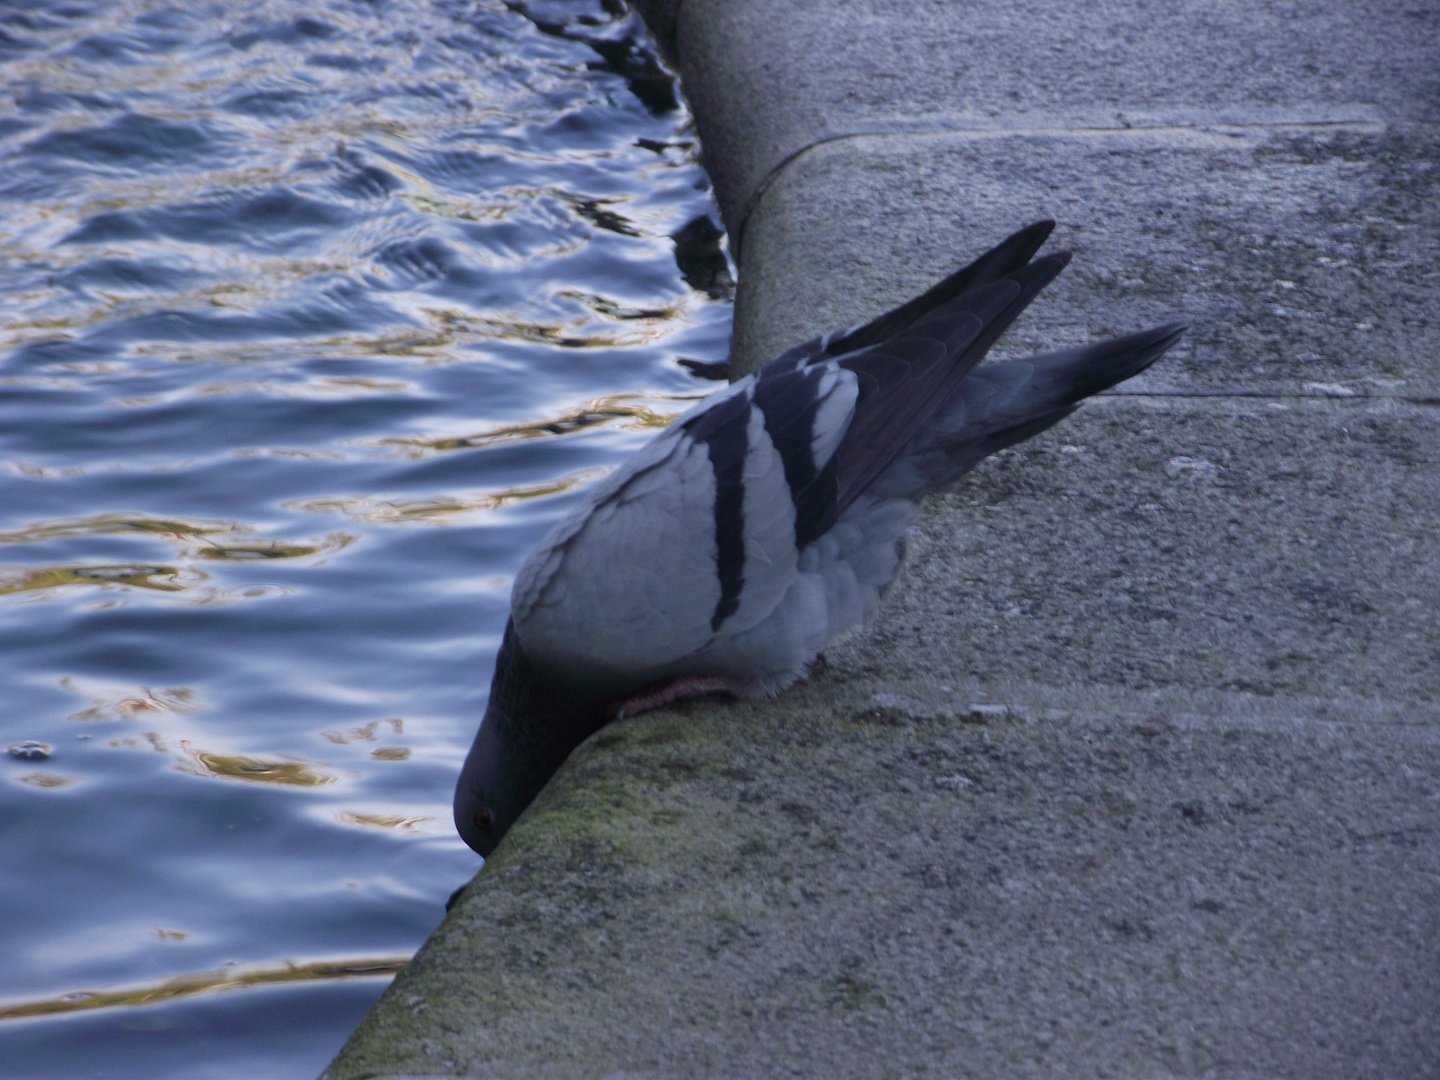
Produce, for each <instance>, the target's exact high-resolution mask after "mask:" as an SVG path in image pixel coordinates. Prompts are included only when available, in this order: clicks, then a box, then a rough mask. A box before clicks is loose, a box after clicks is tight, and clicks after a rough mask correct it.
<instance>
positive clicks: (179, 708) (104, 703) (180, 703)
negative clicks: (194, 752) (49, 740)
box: [60, 678, 205, 750]
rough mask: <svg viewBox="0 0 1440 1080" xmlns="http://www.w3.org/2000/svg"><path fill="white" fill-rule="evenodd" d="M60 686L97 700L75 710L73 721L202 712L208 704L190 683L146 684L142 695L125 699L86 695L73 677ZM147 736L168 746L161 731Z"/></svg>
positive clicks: (156, 743)
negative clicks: (158, 687)
mask: <svg viewBox="0 0 1440 1080" xmlns="http://www.w3.org/2000/svg"><path fill="white" fill-rule="evenodd" d="M60 685H61V686H63V687H64V688H65V689H66V690H69V691H70V692H71V693H74V694H82V695H83V696H88V697H90V700H91V701H93V702H94V703H95V704H94V705H92V706H91V707H90V708H88V709H82V710H81V711H80V712H75V713H71V714H70V716H69V719H71V720H130V719H133V718H134V717H136V716H141V715H144V714H146V713H166V712H172V713H193V712H199V711H200V710H201V709H203V708H204V707H205V706H204V705H202V704H201V703H200V702H199V701H198V700H197V699H196V695H195V691H194V690H192V689H190V687H188V686H177V687H172V688H169V689H163V690H152V689H151V688H150V687H148V686H145V687H141V689H140V693H139V694H138V695H132V696H130V697H123V698H98V697H94V696H93V695H85V694H84V691H82V690H80V689H79V687H78V686H77V685H76V684H75V681H74V680H73V679H70V678H65V679H61V680H60ZM145 738H146V739H148V740H150V742H151V744H152V745H154V746H155V749H157V750H163V749H164V747H163V746H162V745H159V740H160V736H159V734H157V733H155V732H147V733H146V734H145Z"/></svg>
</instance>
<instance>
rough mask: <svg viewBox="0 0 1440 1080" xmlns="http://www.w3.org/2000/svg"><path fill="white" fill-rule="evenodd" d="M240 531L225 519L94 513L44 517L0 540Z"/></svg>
mask: <svg viewBox="0 0 1440 1080" xmlns="http://www.w3.org/2000/svg"><path fill="white" fill-rule="evenodd" d="M243 531H244V526H242V525H239V524H237V523H235V522H228V521H207V522H196V521H180V520H178V519H172V518H152V517H147V516H146V515H144V514H96V515H95V516H94V517H83V518H66V519H63V520H61V521H45V522H40V523H39V524H36V525H30V526H27V527H26V528H23V529H10V530H8V531H5V532H0V544H39V543H44V542H45V541H47V540H68V539H70V538H71V537H75V536H116V535H126V534H135V533H140V534H143V535H150V536H163V537H166V538H168V539H180V538H184V537H196V536H208V535H211V534H214V533H226V532H243Z"/></svg>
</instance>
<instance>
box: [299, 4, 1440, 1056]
mask: <svg viewBox="0 0 1440 1080" xmlns="http://www.w3.org/2000/svg"><path fill="white" fill-rule="evenodd" d="M638 6H639V7H640V8H641V9H642V10H643V11H644V12H645V14H646V16H647V18H648V19H649V20H650V22H651V25H652V26H653V27H655V29H656V32H657V36H659V37H660V38H661V40H662V43H663V44H665V46H666V48H667V49H668V50H669V52H670V54H671V56H672V58H673V59H674V62H675V63H676V64H677V66H678V68H679V70H680V73H681V76H682V79H683V82H684V85H685V88H686V92H687V94H688V95H689V98H690V100H691V102H692V105H693V107H694V110H695V113H696V119H697V125H698V128H699V131H700V135H701V138H702V142H703V145H704V148H705V155H706V162H707V166H708V167H709V169H710V171H711V174H712V177H713V178H714V180H715V184H716V193H717V196H718V198H719V201H720V205H721V207H722V210H723V212H724V214H725V218H726V223H727V225H728V227H729V229H730V232H731V238H732V244H734V245H735V246H736V248H737V249H738V258H739V264H740V269H741V275H740V292H739V297H738V302H737V312H736V335H735V345H734V353H733V361H734V364H735V366H736V368H737V369H745V368H748V367H750V366H753V365H754V364H756V363H758V362H763V360H765V359H768V357H769V356H771V355H773V354H774V353H775V352H777V351H779V350H780V349H782V348H784V347H787V346H789V345H791V344H794V343H795V342H796V341H798V340H801V339H803V338H805V337H809V336H811V335H813V334H815V333H817V332H819V331H821V330H825V329H830V328H834V327H838V326H844V325H848V324H850V323H853V322H856V321H858V320H861V319H864V318H868V317H870V316H872V315H873V314H875V313H877V312H879V311H881V310H883V309H884V308H886V307H887V306H889V305H891V304H894V303H897V302H899V301H901V300H904V299H906V298H908V297H909V296H910V295H912V294H913V293H915V292H916V291H918V290H919V289H921V288H923V287H924V286H926V285H928V284H929V283H930V282H931V281H932V280H933V279H935V278H936V277H938V276H939V275H940V274H942V273H944V272H946V271H948V270H950V269H953V268H954V267H955V266H957V265H959V264H961V263H963V262H965V261H967V260H968V259H969V258H970V257H971V256H973V255H974V254H975V253H976V252H978V251H979V250H981V249H983V248H984V247H986V246H988V245H989V244H991V243H993V242H994V241H996V240H998V239H999V238H1001V237H1002V236H1004V235H1006V234H1007V233H1008V232H1010V231H1011V230H1013V229H1014V228H1017V227H1019V226H1020V225H1023V224H1025V223H1027V222H1029V221H1031V220H1034V219H1036V218H1038V217H1042V216H1050V217H1054V218H1056V219H1057V220H1058V221H1059V227H1058V228H1057V230H1056V238H1055V240H1054V242H1053V243H1052V247H1055V246H1064V247H1070V248H1072V249H1074V251H1075V253H1076V257H1075V261H1074V263H1073V264H1072V266H1071V268H1070V269H1069V270H1068V271H1067V272H1066V274H1065V275H1063V276H1062V278H1061V279H1060V280H1059V281H1057V282H1056V284H1055V285H1054V286H1052V287H1051V288H1050V289H1049V290H1047V292H1046V293H1045V294H1044V295H1043V296H1042V297H1041V298H1040V299H1039V301H1037V303H1036V305H1035V307H1034V309H1033V310H1032V311H1031V312H1029V313H1027V314H1026V315H1025V316H1024V317H1023V318H1022V319H1021V321H1020V322H1019V323H1018V324H1017V325H1016V327H1015V328H1014V329H1013V330H1012V331H1011V333H1010V334H1009V335H1008V336H1007V338H1006V340H1005V341H1004V342H1002V343H1001V346H1000V348H999V349H997V355H1007V354H1014V353H1016V352H1021V351H1029V350H1034V349H1042V348H1044V349H1048V348H1056V347H1060V346H1063V345H1068V344H1073V343H1077V342H1081V341H1086V340H1093V339H1095V338H1097V337H1100V336H1102V335H1110V334H1117V333H1123V332H1127V331H1130V330H1136V329H1140V328H1143V327H1145V326H1148V325H1152V324H1155V323H1158V322H1164V321H1169V320H1171V319H1175V318H1180V319H1185V320H1188V321H1189V322H1190V323H1191V330H1190V332H1189V334H1188V335H1187V337H1186V338H1185V340H1184V341H1183V342H1182V344H1181V345H1180V346H1179V347H1178V348H1177V349H1176V350H1174V351H1173V352H1172V354H1171V355H1170V356H1168V357H1167V358H1166V360H1165V361H1164V362H1163V363H1162V364H1160V365H1158V366H1157V368H1156V369H1154V370H1152V371H1151V372H1149V373H1147V374H1146V375H1144V376H1142V377H1141V378H1139V379H1136V380H1134V381H1133V382H1131V383H1129V384H1126V385H1125V386H1123V387H1121V388H1120V389H1119V391H1118V392H1116V393H1113V394H1108V395H1105V396H1103V397H1102V398H1100V399H1097V400H1096V401H1094V402H1092V403H1090V404H1089V405H1087V406H1086V407H1085V408H1084V409H1082V410H1081V412H1080V413H1078V414H1077V415H1076V416H1074V417H1072V418H1071V419H1070V420H1067V421H1066V422H1065V423H1064V424H1062V425H1061V426H1060V427H1058V428H1056V429H1054V430H1052V431H1051V432H1048V433H1046V434H1045V435H1043V436H1041V437H1040V438H1038V439H1036V440H1033V441H1032V442H1030V443H1026V444H1023V445H1022V446H1020V447H1017V448H1015V449H1013V450H1009V451H1006V452H1004V453H1002V454H1001V455H998V456H997V457H996V458H994V459H992V460H991V461H989V462H987V463H986V464H985V465H983V466H982V467H981V468H980V469H979V470H977V471H976V473H975V474H974V475H973V477H972V478H971V479H970V481H969V482H968V483H967V484H965V485H964V486H963V487H962V488H961V489H960V490H959V491H957V492H955V493H954V494H951V495H946V496H943V497H939V498H936V499H934V500H932V501H931V503H930V504H929V505H928V506H927V507H926V509H925V510H924V512H923V513H922V514H921V516H920V518H919V519H918V521H917V522H916V525H915V527H914V529H913V532H912V544H911V556H910V560H909V564H908V566H907V569H906V571H905V573H904V574H903V576H902V578H901V579H900V581H899V582H898V583H897V584H896V586H895V588H894V590H893V591H892V593H891V595H890V597H889V598H888V600H887V603H886V606H885V608H884V609H883V611H882V612H881V614H880V616H879V617H878V619H877V620H876V621H875V622H874V624H873V625H872V626H870V627H867V628H865V629H864V630H862V631H861V632H860V633H858V634H856V635H854V636H853V637H851V638H850V639H849V640H847V641H846V642H844V643H843V644H841V645H839V646H838V647H836V648H835V649H833V650H831V651H830V652H829V653H828V659H829V666H828V668H827V670H826V671H825V672H824V673H823V674H822V675H820V676H819V677H817V678H816V679H814V680H812V681H811V682H810V683H809V684H806V685H804V686H800V687H797V688H795V689H794V690H792V691H791V692H789V693H787V694H785V695H784V696H782V697H781V698H780V699H778V700H777V701H775V702H773V703H765V704H727V703H711V702H706V703H692V704H690V705H689V706H686V707H683V708H680V709H676V710H672V711H667V712H663V713H658V714H653V715H647V716H642V717H639V718H637V719H635V720H631V721H627V722H625V723H622V724H618V725H614V726H612V727H611V728H608V729H606V730H605V731H603V732H601V733H600V734H599V735H598V736H597V737H595V738H594V739H592V740H591V741H590V742H589V743H587V744H586V745H585V746H584V747H582V748H581V750H580V751H578V752H577V753H576V754H575V755H574V756H573V757H572V759H571V761H570V762H569V763H568V764H567V765H566V767H565V768H564V769H563V770H562V771H561V773H560V774H559V775H558V776H557V777H556V778H555V780H554V781H553V782H552V783H551V785H550V786H549V787H548V788H547V789H546V791H545V793H544V794H543V795H542V797H541V799H540V800H539V802H538V803H537V805H536V806H535V807H534V808H533V809H532V811H531V812H530V813H529V814H528V815H527V817H526V818H524V819H523V820H522V822H521V823H520V825H519V826H518V827H517V828H516V829H515V830H514V832H512V834H511V835H510V837H509V838H507V840H506V842H505V843H504V844H503V845H502V847H501V849H500V850H499V851H498V852H497V853H496V856H495V857H494V858H493V859H492V860H491V861H490V863H489V864H488V865H487V866H486V867H485V869H484V871H483V872H482V873H481V874H480V875H479V877H478V878H477V879H476V881H475V882H474V884H472V885H471V886H470V888H469V889H468V890H467V891H466V893H465V894H464V896H463V898H462V899H461V901H460V903H459V904H457V905H456V908H455V910H454V912H452V914H451V916H450V917H449V918H448V919H447V920H446V922H445V924H444V925H443V926H442V927H441V928H440V929H439V931H437V933H436V934H435V936H434V937H433V938H432V939H431V941H430V942H429V943H428V944H427V945H426V946H425V948H424V949H423V950H422V951H421V953H420V954H419V956H418V957H417V958H416V960H415V962H414V963H413V964H412V965H411V967H410V968H409V969H408V970H407V971H406V972H404V973H403V974H402V975H401V976H400V977H399V978H397V979H396V981H395V984H394V986H393V987H392V988H391V989H390V990H389V991H387V993H386V994H385V995H384V997H383V998H382V999H381V1001H380V1002H379V1004H378V1005H377V1006H376V1008H375V1009H374V1011H373V1012H372V1013H371V1014H370V1016H369V1017H368V1018H367V1019H366V1021H365V1022H364V1023H363V1024H362V1025H361V1027H360V1029H359V1030H358V1031H357V1032H356V1034H355V1036H354V1037H353V1038H352V1039H351V1041H350V1043H349V1044H348V1045H347V1046H346V1047H345V1049H344V1050H343V1051H342V1052H341V1054H340V1056H339V1057H338V1058H337V1060H336V1062H335V1063H334V1064H333V1065H332V1066H331V1069H330V1070H329V1072H328V1073H327V1074H326V1075H327V1077H330V1078H333V1080H342V1078H343V1080H352V1078H355V1080H358V1078H361V1077H376V1076H382V1075H392V1074H393V1075H400V1074H404V1075H427V1076H430V1075H442V1076H462V1075H463V1076H473V1077H488V1078H494V1080H510V1078H517V1080H518V1078H547V1080H570V1078H580V1077H655V1078H659V1077H675V1078H681V1077H683V1078H715V1080H720V1078H742V1077H746V1078H759V1077H767V1078H768V1077H779V1076H794V1077H827V1078H829V1077H835V1078H850V1077H854V1078H856V1080H859V1078H866V1080H869V1078H888V1077H897V1078H898V1077H934V1078H937V1080H939V1078H951V1077H968V1076H976V1077H999V1076H1027V1077H1042V1076H1043V1077H1050V1076H1053V1077H1090V1076H1120V1077H1158V1076H1187V1077H1188V1076H1194V1077H1256V1078H1259V1077H1306V1078H1314V1077H1337V1078H1340V1077H1345V1078H1350V1077H1440V705H1437V701H1440V618H1437V609H1440V325H1437V312H1440V197H1437V193H1440V167H1437V166H1440V64H1437V63H1436V58H1437V57H1440V9H1437V8H1435V6H1434V5H1426V4H1418V3H1414V2H1407V0H1386V2H1373V0H1357V2H1355V3H1349V4H1335V3H1328V2H1320V0H1313V2H1289V3H1286V2H1278V3H1271V2H1263V3H1262V2H1260V0H1231V2H1228V3H1225V2H1222V3H1214V2H1211V3H1198V2H1195V3H1165V4H1160V3H1155V2H1153V0H1152V2H1149V3H1147V2H1145V0H1102V2H1100V3H1096V4H1089V5H1075V4H1056V3H1041V2H1039V0H1008V2H1005V3H1001V2H999V0H976V2H967V3H964V4H961V3H953V2H949V0H945V2H937V3H904V4H901V3H895V2H886V0H871V2H869V3H849V2H845V3H841V2H839V0H764V2H762V0H683V3H680V2H677V0H643V2H641V3H640V4H639V5H638Z"/></svg>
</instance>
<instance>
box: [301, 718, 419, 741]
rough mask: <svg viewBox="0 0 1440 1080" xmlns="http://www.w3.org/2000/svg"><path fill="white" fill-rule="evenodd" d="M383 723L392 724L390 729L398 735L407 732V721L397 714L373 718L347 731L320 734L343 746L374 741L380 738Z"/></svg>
mask: <svg viewBox="0 0 1440 1080" xmlns="http://www.w3.org/2000/svg"><path fill="white" fill-rule="evenodd" d="M382 724H388V725H390V730H391V731H393V732H394V733H395V734H396V735H403V734H404V733H405V721H404V720H402V719H401V718H400V717H398V716H396V717H393V718H392V719H389V720H371V721H370V722H369V723H368V724H364V725H362V726H360V727H353V728H350V729H349V730H347V731H322V732H321V733H320V734H321V735H323V736H324V737H325V738H327V739H329V740H330V741H331V742H333V743H337V744H339V745H341V746H344V745H345V744H346V743H352V742H374V741H375V740H376V738H378V736H377V735H376V732H378V731H379V730H380V725H382Z"/></svg>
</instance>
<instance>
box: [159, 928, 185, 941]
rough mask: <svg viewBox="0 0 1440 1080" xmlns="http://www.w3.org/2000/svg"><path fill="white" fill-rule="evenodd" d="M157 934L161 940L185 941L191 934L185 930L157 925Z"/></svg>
mask: <svg viewBox="0 0 1440 1080" xmlns="http://www.w3.org/2000/svg"><path fill="white" fill-rule="evenodd" d="M155 936H156V937H157V938H159V939H160V940H161V941H184V940H185V939H186V938H188V937H189V936H190V935H189V934H187V933H186V932H185V931H184V930H165V929H163V928H160V927H157V928H156V930H155Z"/></svg>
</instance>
